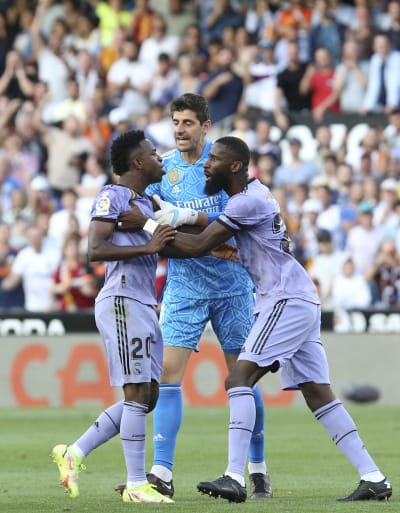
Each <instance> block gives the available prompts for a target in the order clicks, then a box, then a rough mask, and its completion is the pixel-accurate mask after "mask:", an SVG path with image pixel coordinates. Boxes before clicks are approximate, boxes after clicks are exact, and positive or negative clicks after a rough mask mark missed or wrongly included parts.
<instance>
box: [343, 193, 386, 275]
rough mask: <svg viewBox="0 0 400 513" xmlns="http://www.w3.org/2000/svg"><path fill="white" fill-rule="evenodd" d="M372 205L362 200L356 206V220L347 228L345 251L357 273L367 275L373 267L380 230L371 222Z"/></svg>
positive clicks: (379, 242)
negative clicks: (354, 223)
mask: <svg viewBox="0 0 400 513" xmlns="http://www.w3.org/2000/svg"><path fill="white" fill-rule="evenodd" d="M373 212H374V206H373V205H372V204H370V203H367V202H366V201H362V202H361V203H360V205H359V206H358V222H357V224H356V225H355V226H353V228H351V229H350V230H349V233H348V236H347V243H346V252H347V253H348V255H350V257H351V258H352V260H353V262H354V266H355V270H356V272H357V273H361V274H362V275H364V276H368V273H370V271H371V269H372V268H373V265H374V261H375V257H376V254H377V252H378V248H379V246H380V244H381V241H382V230H381V229H380V228H378V227H375V226H374V225H373V222H372V218H373Z"/></svg>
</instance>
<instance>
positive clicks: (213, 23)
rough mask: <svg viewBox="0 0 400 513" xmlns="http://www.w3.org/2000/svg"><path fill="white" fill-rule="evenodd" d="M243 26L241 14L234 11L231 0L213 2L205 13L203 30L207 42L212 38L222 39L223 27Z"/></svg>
mask: <svg viewBox="0 0 400 513" xmlns="http://www.w3.org/2000/svg"><path fill="white" fill-rule="evenodd" d="M243 25H244V17H243V15H242V13H241V12H240V11H239V10H238V9H236V8H235V7H234V6H233V4H232V2H231V0H215V1H214V2H213V7H212V8H210V10H209V11H208V13H207V16H206V18H205V20H204V26H203V29H204V31H205V37H206V39H207V41H209V40H210V39H213V38H219V39H222V33H223V30H224V28H225V27H234V28H237V27H241V26H243Z"/></svg>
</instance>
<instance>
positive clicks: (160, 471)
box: [150, 465, 172, 483]
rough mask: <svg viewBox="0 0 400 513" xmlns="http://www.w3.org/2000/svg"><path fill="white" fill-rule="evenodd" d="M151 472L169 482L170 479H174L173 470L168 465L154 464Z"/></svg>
mask: <svg viewBox="0 0 400 513" xmlns="http://www.w3.org/2000/svg"><path fill="white" fill-rule="evenodd" d="M150 473H151V474H154V475H156V476H157V477H159V478H160V479H162V480H163V481H166V482H167V483H169V481H171V479H172V470H170V469H169V468H167V467H163V466H162V465H153V466H152V467H151V470H150Z"/></svg>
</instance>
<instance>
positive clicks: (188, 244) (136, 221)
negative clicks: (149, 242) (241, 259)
mask: <svg viewBox="0 0 400 513" xmlns="http://www.w3.org/2000/svg"><path fill="white" fill-rule="evenodd" d="M200 214H204V213H203V212H200ZM204 216H206V217H207V214H204ZM118 219H119V222H121V220H122V223H123V226H124V228H125V229H126V227H127V226H129V227H130V229H136V230H141V229H143V227H144V225H145V224H146V222H147V220H148V219H147V217H146V216H145V215H143V213H142V211H141V210H140V209H139V208H138V207H137V206H136V205H133V206H132V208H131V210H129V211H127V212H123V213H122V214H121V216H120V217H119V218H118ZM161 226H166V225H161ZM231 237H232V232H231V231H230V230H229V229H227V228H226V227H225V226H223V225H222V224H221V223H219V222H218V221H214V222H213V223H211V224H210V225H208V226H207V227H206V228H205V229H204V230H203V231H202V232H201V233H200V234H198V235H192V234H188V233H176V234H175V237H174V239H173V243H171V241H169V243H168V247H165V248H164V249H163V251H162V254H163V255H164V256H168V257H172V258H179V257H181V258H186V257H199V256H204V255H207V254H209V253H210V251H211V250H213V249H214V248H216V247H217V246H220V245H221V244H222V243H224V242H226V241H227V240H228V239H230V238H231Z"/></svg>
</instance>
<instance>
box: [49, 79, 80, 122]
mask: <svg viewBox="0 0 400 513" xmlns="http://www.w3.org/2000/svg"><path fill="white" fill-rule="evenodd" d="M70 116H75V117H76V118H77V119H78V120H79V121H80V122H81V123H82V124H85V122H86V106H85V101H84V100H83V99H82V98H80V96H79V84H78V81H77V80H76V79H75V78H70V79H69V80H68V82H67V97H66V98H64V100H60V101H59V102H54V103H53V106H52V109H51V119H47V120H46V121H47V122H49V123H55V124H58V123H63V122H64V121H65V120H66V119H67V118H68V117H70Z"/></svg>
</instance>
